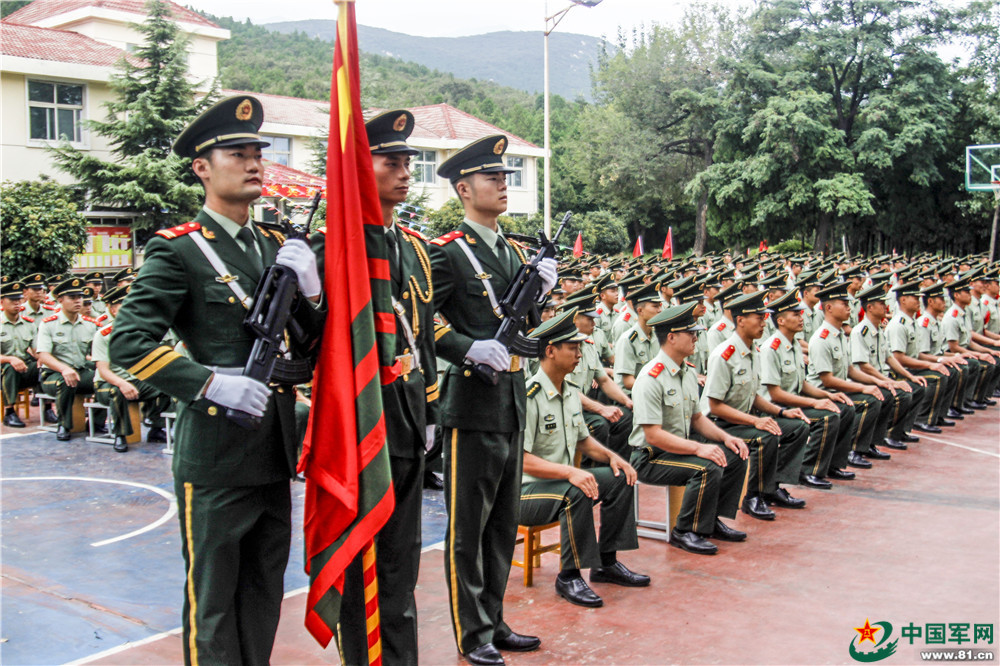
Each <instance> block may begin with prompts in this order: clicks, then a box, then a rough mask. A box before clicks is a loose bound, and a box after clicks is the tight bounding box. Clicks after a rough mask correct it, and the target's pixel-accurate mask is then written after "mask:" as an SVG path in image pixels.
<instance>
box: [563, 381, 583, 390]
mask: <svg viewBox="0 0 1000 666" xmlns="http://www.w3.org/2000/svg"><path fill="white" fill-rule="evenodd" d="M564 381H565V382H566V383H567V384H569V385H570V386H572V387H573V388H576V389H578V388H580V385H579V384H577V383H576V382H574V381H572V380H570V379H566V380H564Z"/></svg>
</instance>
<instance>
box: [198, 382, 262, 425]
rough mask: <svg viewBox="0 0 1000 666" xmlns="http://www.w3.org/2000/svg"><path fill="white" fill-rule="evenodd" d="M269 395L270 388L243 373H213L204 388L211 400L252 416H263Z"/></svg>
mask: <svg viewBox="0 0 1000 666" xmlns="http://www.w3.org/2000/svg"><path fill="white" fill-rule="evenodd" d="M270 395H271V389H269V388H267V387H266V386H264V384H262V383H260V382H259V381H257V380H256V379H251V378H250V377H244V376H243V375H236V376H232V375H220V374H219V373H215V374H213V375H212V381H211V382H209V384H208V388H207V389H205V397H206V398H208V399H209V400H211V401H212V402H214V403H216V404H218V405H222V406H223V407H229V408H232V409H238V410H240V411H241V412H246V413H247V414H251V415H253V416H264V410H265V409H267V399H268V398H269V397H270Z"/></svg>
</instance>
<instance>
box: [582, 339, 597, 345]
mask: <svg viewBox="0 0 1000 666" xmlns="http://www.w3.org/2000/svg"><path fill="white" fill-rule="evenodd" d="M584 342H587V343H589V344H595V343H594V341H593V340H591V339H590V338H586V339H585V340H584Z"/></svg>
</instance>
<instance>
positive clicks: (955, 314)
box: [951, 308, 958, 317]
mask: <svg viewBox="0 0 1000 666" xmlns="http://www.w3.org/2000/svg"><path fill="white" fill-rule="evenodd" d="M951 316H952V317H957V316H958V308H955V309H954V310H952V311H951Z"/></svg>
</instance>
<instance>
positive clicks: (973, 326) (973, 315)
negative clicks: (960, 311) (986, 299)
mask: <svg viewBox="0 0 1000 666" xmlns="http://www.w3.org/2000/svg"><path fill="white" fill-rule="evenodd" d="M965 315H966V317H968V320H969V330H970V331H971V332H972V333H982V332H983V304H982V303H981V302H980V300H979V299H978V298H976V295H975V294H972V300H971V301H970V302H969V305H968V306H967V307H966V308H965Z"/></svg>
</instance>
